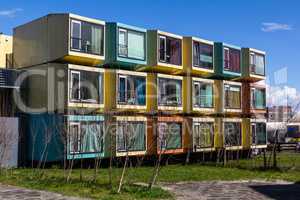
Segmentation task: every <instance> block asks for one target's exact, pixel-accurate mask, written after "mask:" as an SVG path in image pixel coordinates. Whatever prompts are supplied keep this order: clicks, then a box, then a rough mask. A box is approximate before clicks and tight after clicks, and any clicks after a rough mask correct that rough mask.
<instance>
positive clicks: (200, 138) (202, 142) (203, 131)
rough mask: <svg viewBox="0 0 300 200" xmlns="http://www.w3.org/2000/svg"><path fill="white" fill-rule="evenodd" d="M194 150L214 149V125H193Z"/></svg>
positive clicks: (209, 123)
mask: <svg viewBox="0 0 300 200" xmlns="http://www.w3.org/2000/svg"><path fill="white" fill-rule="evenodd" d="M193 138H194V139H193V141H194V142H193V143H194V149H198V148H208V147H213V144H214V123H213V122H197V123H194V125H193Z"/></svg>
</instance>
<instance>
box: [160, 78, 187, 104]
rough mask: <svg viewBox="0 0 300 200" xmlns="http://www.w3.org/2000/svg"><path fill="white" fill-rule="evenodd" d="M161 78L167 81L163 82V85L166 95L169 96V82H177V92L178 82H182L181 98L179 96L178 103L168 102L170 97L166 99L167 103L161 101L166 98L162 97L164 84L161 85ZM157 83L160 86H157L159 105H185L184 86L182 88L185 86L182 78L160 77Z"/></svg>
mask: <svg viewBox="0 0 300 200" xmlns="http://www.w3.org/2000/svg"><path fill="white" fill-rule="evenodd" d="M160 80H163V81H165V82H164V83H163V87H164V89H165V95H166V96H169V95H168V94H167V86H168V84H169V82H173V83H175V91H176V92H177V83H180V94H179V98H177V100H178V101H177V104H176V105H174V104H168V103H167V102H168V99H166V101H167V102H166V103H162V102H161V101H162V100H163V99H164V98H163V97H162V93H161V89H162V86H161V85H160ZM157 85H158V87H157V90H158V92H157V95H158V98H157V104H158V106H171V107H178V106H182V105H183V95H182V92H183V88H182V87H183V82H182V80H180V79H171V78H167V77H158V78H157Z"/></svg>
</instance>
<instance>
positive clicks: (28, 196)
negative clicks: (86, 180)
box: [0, 184, 82, 200]
mask: <svg viewBox="0 0 300 200" xmlns="http://www.w3.org/2000/svg"><path fill="white" fill-rule="evenodd" d="M17 199H22V200H23V199H25V200H80V199H79V198H74V197H66V196H63V195H61V194H56V193H52V192H44V191H38V190H28V189H24V188H19V187H14V186H6V185H1V184H0V200H17ZM81 200H82V199H81Z"/></svg>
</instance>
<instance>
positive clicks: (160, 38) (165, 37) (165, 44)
mask: <svg viewBox="0 0 300 200" xmlns="http://www.w3.org/2000/svg"><path fill="white" fill-rule="evenodd" d="M161 40H164V52H163V55H164V59H163V60H162V59H161V44H160V42H161ZM158 60H159V62H162V63H167V36H164V35H159V59H158Z"/></svg>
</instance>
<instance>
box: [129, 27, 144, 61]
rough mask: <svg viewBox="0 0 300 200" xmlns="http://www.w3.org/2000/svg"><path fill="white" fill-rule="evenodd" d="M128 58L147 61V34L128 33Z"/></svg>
mask: <svg viewBox="0 0 300 200" xmlns="http://www.w3.org/2000/svg"><path fill="white" fill-rule="evenodd" d="M128 57H130V58H135V59H139V60H145V34H144V33H140V32H134V31H129V32H128Z"/></svg>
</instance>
